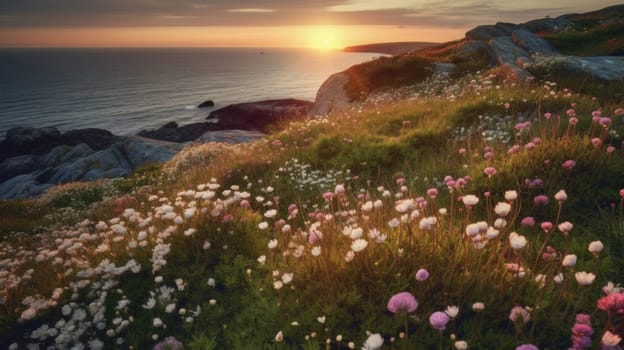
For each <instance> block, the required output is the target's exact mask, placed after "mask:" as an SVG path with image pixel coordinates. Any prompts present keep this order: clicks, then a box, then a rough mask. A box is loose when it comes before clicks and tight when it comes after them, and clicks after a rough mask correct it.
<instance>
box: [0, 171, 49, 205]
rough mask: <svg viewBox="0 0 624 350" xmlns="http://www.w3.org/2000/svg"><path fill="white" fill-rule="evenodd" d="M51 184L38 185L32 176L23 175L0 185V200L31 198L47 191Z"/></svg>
mask: <svg viewBox="0 0 624 350" xmlns="http://www.w3.org/2000/svg"><path fill="white" fill-rule="evenodd" d="M50 187H52V184H41V183H39V182H38V181H37V180H36V179H35V177H34V176H33V175H32V174H23V175H18V176H15V177H13V178H12V179H10V180H8V181H5V182H2V183H0V199H1V200H6V199H13V198H32V197H36V196H38V195H40V194H42V193H44V192H45V191H47V190H48V189H49V188H50Z"/></svg>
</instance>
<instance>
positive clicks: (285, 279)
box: [282, 272, 294, 284]
mask: <svg viewBox="0 0 624 350" xmlns="http://www.w3.org/2000/svg"><path fill="white" fill-rule="evenodd" d="M293 276H294V274H293V273H292V272H291V273H285V274H283V275H282V282H284V284H288V283H290V282H292V280H293Z"/></svg>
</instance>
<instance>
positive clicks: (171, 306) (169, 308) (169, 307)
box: [165, 303, 176, 314]
mask: <svg viewBox="0 0 624 350" xmlns="http://www.w3.org/2000/svg"><path fill="white" fill-rule="evenodd" d="M175 307H176V305H175V304H173V303H171V304H168V305H167V306H166V307H165V312H166V313H168V314H170V313H172V312H173V310H175Z"/></svg>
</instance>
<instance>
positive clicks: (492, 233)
mask: <svg viewBox="0 0 624 350" xmlns="http://www.w3.org/2000/svg"><path fill="white" fill-rule="evenodd" d="M499 233H500V231H499V230H497V229H495V228H494V227H492V226H490V227H488V228H487V230H486V231H485V237H486V238H487V239H494V238H496V237H498V234H499Z"/></svg>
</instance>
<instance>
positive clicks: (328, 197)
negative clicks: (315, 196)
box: [323, 192, 334, 201]
mask: <svg viewBox="0 0 624 350" xmlns="http://www.w3.org/2000/svg"><path fill="white" fill-rule="evenodd" d="M332 198H334V194H333V193H332V192H325V193H323V199H324V200H326V201H331V200H332Z"/></svg>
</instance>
